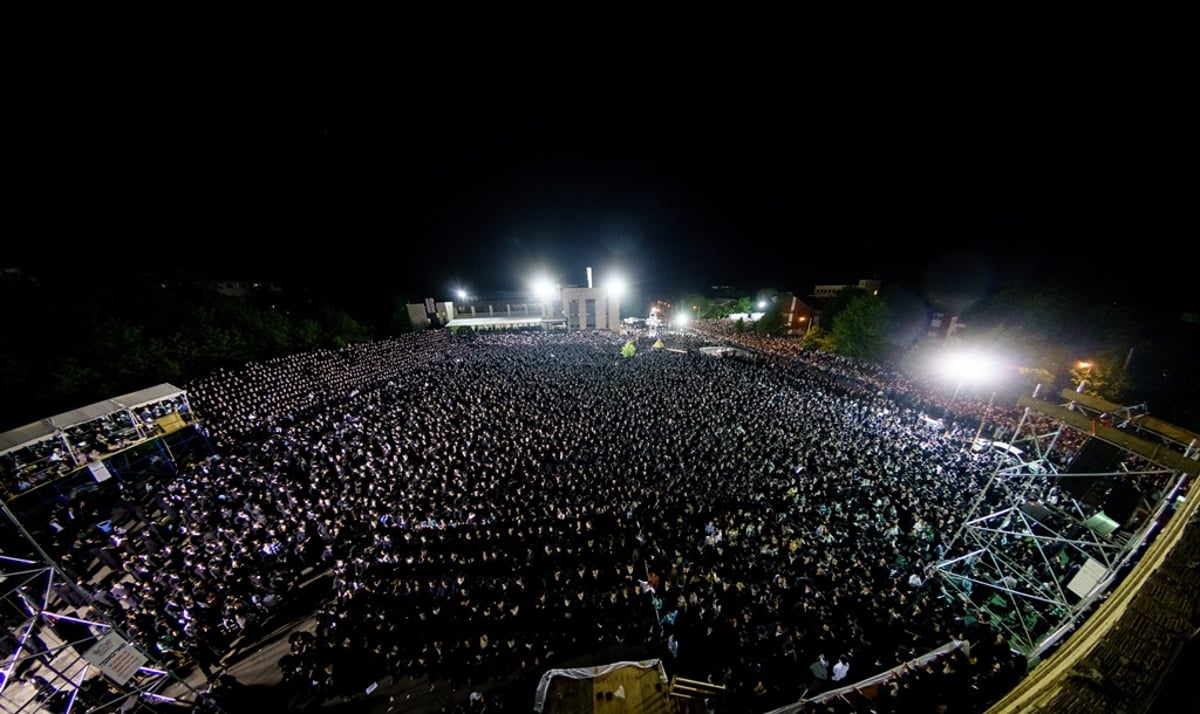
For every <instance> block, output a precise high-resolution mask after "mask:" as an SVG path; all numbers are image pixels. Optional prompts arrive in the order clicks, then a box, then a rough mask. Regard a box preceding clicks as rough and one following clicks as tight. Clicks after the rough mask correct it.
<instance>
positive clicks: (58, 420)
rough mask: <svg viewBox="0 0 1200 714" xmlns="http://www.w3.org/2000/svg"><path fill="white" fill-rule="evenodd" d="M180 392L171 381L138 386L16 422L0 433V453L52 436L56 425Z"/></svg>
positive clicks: (82, 420) (81, 421)
mask: <svg viewBox="0 0 1200 714" xmlns="http://www.w3.org/2000/svg"><path fill="white" fill-rule="evenodd" d="M183 393H184V392H183V390H182V389H180V388H178V387H176V386H174V385H171V384H165V383H164V384H159V385H157V386H154V387H149V388H147V389H139V390H138V391H136V392H130V393H129V394H123V395H121V396H119V397H113V398H112V399H105V400H104V401H101V402H95V403H94V404H89V405H87V406H86V407H80V408H79V409H72V410H71V411H69V412H63V413H62V414H59V415H57V416H52V417H49V418H48V419H41V420H39V421H35V422H33V423H32V424H26V425H25V426H19V427H17V428H16V429H11V430H9V431H6V432H4V433H2V434H0V454H7V453H8V452H10V451H16V450H17V449H19V448H21V447H23V446H27V445H29V444H33V443H36V442H39V441H42V440H44V439H48V438H50V437H52V436H54V433H55V432H56V431H58V430H59V429H69V428H70V427H73V426H76V425H78V424H86V423H87V422H89V421H93V420H95V419H100V418H102V417H106V416H108V415H109V414H116V413H117V412H123V411H126V410H127V409H135V408H137V407H140V406H142V405H145V404H154V403H156V402H161V401H162V400H164V399H171V398H173V397H176V396H178V395H181V394H183Z"/></svg>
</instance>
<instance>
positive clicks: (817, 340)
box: [800, 327, 833, 352]
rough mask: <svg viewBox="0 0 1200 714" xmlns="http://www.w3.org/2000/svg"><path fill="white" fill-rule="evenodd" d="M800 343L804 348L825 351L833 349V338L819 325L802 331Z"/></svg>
mask: <svg viewBox="0 0 1200 714" xmlns="http://www.w3.org/2000/svg"><path fill="white" fill-rule="evenodd" d="M800 344H801V345H803V346H804V349H806V350H824V351H826V352H832V351H833V339H832V338H831V337H830V336H829V333H828V332H826V331H825V330H823V329H822V328H820V327H813V328H811V329H809V330H808V331H807V332H805V333H804V337H802V338H801V340H800Z"/></svg>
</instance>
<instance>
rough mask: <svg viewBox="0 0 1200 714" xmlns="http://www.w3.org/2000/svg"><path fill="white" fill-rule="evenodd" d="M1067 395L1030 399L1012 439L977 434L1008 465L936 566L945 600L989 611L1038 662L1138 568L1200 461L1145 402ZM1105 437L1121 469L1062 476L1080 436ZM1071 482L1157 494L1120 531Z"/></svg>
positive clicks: (1193, 440)
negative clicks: (1135, 486) (1123, 483)
mask: <svg viewBox="0 0 1200 714" xmlns="http://www.w3.org/2000/svg"><path fill="white" fill-rule="evenodd" d="M1062 397H1063V399H1064V400H1066V401H1065V404H1062V405H1055V404H1052V403H1050V402H1048V401H1045V400H1041V399H1038V398H1037V393H1036V392H1035V394H1034V397H1033V398H1022V399H1021V400H1020V401H1019V405H1021V406H1023V407H1024V411H1023V413H1022V416H1021V419H1020V422H1019V424H1018V426H1017V428H1016V430H1015V431H1014V432H1013V433H1012V435H1011V440H1010V441H1008V442H1005V443H994V442H991V441H988V440H985V439H980V438H979V437H978V435H977V437H976V441H975V443H974V444H973V448H975V449H977V450H980V449H985V448H991V449H995V450H997V451H999V452H1001V453H1003V454H1005V455H1006V457H1007V458H1006V461H1005V463H1003V464H1002V465H1001V466H1000V467H998V468H997V469H996V471H995V472H994V473H993V474H992V475H991V477H990V478H989V479H988V482H987V484H986V485H985V486H984V488H983V489H982V490H981V491H980V492H979V493H978V494H977V496H976V498H975V499H974V502H973V504H972V506H971V509H970V511H969V512H968V514H967V516H966V518H965V519H964V521H963V523H962V524H961V525H960V527H959V529H958V531H957V533H955V535H954V537H953V538H952V540H951V541H950V542H949V543H948V545H947V549H946V558H945V559H944V560H942V561H941V562H939V563H937V564H936V565H935V566H934V571H935V572H936V574H938V575H939V576H940V577H941V578H942V581H943V583H944V584H945V592H946V593H947V595H948V596H950V597H954V598H957V599H958V600H960V601H961V603H962V604H963V605H964V606H965V608H966V610H967V612H968V614H970V615H971V616H974V617H977V618H983V617H985V614H984V613H986V617H987V618H988V619H989V621H990V622H991V624H992V625H993V626H994V627H996V628H998V629H999V630H1000V631H1002V632H1003V633H1004V635H1005V637H1006V638H1007V639H1008V642H1009V644H1010V646H1012V647H1013V648H1014V649H1017V650H1019V651H1020V652H1021V653H1023V654H1024V655H1025V656H1026V657H1027V658H1028V659H1029V660H1030V662H1033V661H1036V660H1037V659H1039V658H1040V657H1042V656H1043V655H1044V654H1046V653H1047V652H1048V651H1049V650H1050V649H1051V648H1053V647H1054V646H1055V645H1057V644H1058V643H1059V642H1060V641H1061V640H1062V639H1063V638H1064V637H1066V636H1067V635H1068V634H1069V633H1070V632H1072V631H1073V630H1074V629H1075V628H1076V627H1077V626H1078V625H1079V623H1080V622H1082V620H1083V618H1084V617H1086V615H1087V614H1088V613H1089V612H1090V610H1091V608H1092V607H1093V605H1095V604H1096V603H1097V602H1098V601H1100V600H1102V599H1103V598H1105V597H1107V594H1108V593H1109V592H1110V591H1111V589H1112V586H1114V585H1115V584H1116V581H1117V580H1119V578H1121V577H1122V576H1123V575H1124V574H1125V573H1126V572H1128V569H1129V568H1130V567H1133V566H1134V565H1136V560H1137V558H1138V556H1139V553H1140V552H1141V550H1142V547H1143V546H1144V545H1145V544H1146V543H1147V541H1148V539H1150V538H1152V536H1153V534H1154V533H1155V532H1156V530H1157V529H1158V527H1159V525H1160V522H1161V520H1162V519H1163V517H1164V516H1165V515H1168V514H1169V513H1170V512H1172V511H1173V509H1174V506H1175V504H1176V499H1177V497H1178V496H1179V493H1180V489H1181V488H1182V487H1183V486H1184V484H1185V483H1186V482H1187V480H1188V479H1189V478H1191V477H1194V476H1195V475H1196V474H1197V471H1198V468H1197V467H1198V466H1200V462H1197V461H1196V460H1195V459H1196V455H1197V437H1196V435H1194V434H1191V433H1190V432H1187V431H1185V430H1182V429H1179V428H1178V427H1172V426H1171V425H1167V424H1165V423H1163V422H1161V421H1157V420H1153V419H1151V418H1150V417H1149V416H1148V415H1146V414H1144V413H1143V410H1144V408H1145V405H1138V406H1136V407H1120V406H1118V405H1114V404H1110V403H1108V402H1104V401H1103V400H1100V399H1097V398H1095V397H1091V396H1089V395H1084V394H1081V393H1075V392H1071V391H1070V390H1065V391H1064V392H1063V393H1062ZM980 432H982V425H981V427H980ZM1147 437H1149V438H1147ZM1097 438H1098V439H1101V440H1103V441H1106V442H1108V443H1109V444H1111V445H1113V446H1116V447H1118V449H1120V450H1123V453H1119V458H1117V459H1116V461H1115V463H1116V466H1115V468H1114V470H1112V471H1105V472H1098V473H1079V472H1071V471H1067V470H1064V468H1063V466H1064V462H1065V461H1067V460H1068V458H1069V457H1068V454H1069V451H1070V450H1071V449H1073V448H1075V445H1077V444H1078V442H1079V441H1080V440H1081V439H1082V440H1086V439H1097ZM1067 479H1093V480H1096V479H1108V480H1109V482H1112V480H1113V479H1134V480H1136V481H1138V482H1139V483H1143V484H1151V487H1150V488H1149V489H1147V492H1146V493H1145V495H1143V494H1141V493H1139V496H1138V503H1137V504H1136V506H1135V511H1134V516H1133V517H1131V518H1130V519H1128V522H1127V523H1126V524H1117V523H1116V522H1115V521H1113V520H1112V519H1111V518H1110V517H1108V516H1107V515H1106V514H1105V513H1104V512H1103V508H1102V507H1101V506H1100V505H1098V504H1097V503H1095V502H1094V499H1083V498H1080V497H1078V496H1077V495H1075V494H1077V493H1079V492H1080V489H1077V488H1067V486H1068V484H1067V482H1066V481H1067Z"/></svg>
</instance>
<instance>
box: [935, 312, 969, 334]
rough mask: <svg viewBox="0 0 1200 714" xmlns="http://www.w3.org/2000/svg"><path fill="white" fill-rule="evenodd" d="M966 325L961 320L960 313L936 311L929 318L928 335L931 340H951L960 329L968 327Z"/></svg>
mask: <svg viewBox="0 0 1200 714" xmlns="http://www.w3.org/2000/svg"><path fill="white" fill-rule="evenodd" d="M966 327H967V326H966V325H965V324H963V323H961V322H959V320H958V315H951V314H949V313H945V312H935V313H933V314H932V315H931V316H930V318H929V330H928V332H927V333H926V337H927V338H928V339H931V340H942V341H945V340H949V339H950V338H952V337H954V335H955V333H957V332H958V331H959V330H963V329H966Z"/></svg>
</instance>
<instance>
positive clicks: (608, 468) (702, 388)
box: [61, 330, 1069, 711]
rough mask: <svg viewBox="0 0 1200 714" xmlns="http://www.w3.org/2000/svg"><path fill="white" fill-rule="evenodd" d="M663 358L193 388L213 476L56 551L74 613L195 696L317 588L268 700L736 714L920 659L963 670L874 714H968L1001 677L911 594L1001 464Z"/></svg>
mask: <svg viewBox="0 0 1200 714" xmlns="http://www.w3.org/2000/svg"><path fill="white" fill-rule="evenodd" d="M629 339H634V340H635V342H636V347H637V351H636V354H635V355H634V356H633V357H622V356H621V347H622V346H623V345H624V344H625V342H626V341H627V340H629ZM666 341H667V342H669V343H670V346H671V347H672V348H674V350H665V349H655V348H653V347H652V344H653V342H654V340H653V339H650V338H648V337H646V336H644V335H643V336H640V337H634V338H630V337H627V336H622V335H615V334H610V333H570V334H549V333H495V334H487V335H483V334H480V335H469V336H453V335H451V334H450V333H449V332H448V331H445V330H436V331H427V332H422V333H415V334H412V335H408V336H405V337H401V338H395V339H390V340H385V341H379V342H373V343H369V344H362V345H354V346H352V347H349V348H346V349H344V350H337V351H325V352H314V353H306V354H302V355H295V356H291V357H286V358H281V359H278V360H273V361H270V362H264V363H256V364H251V365H247V366H246V367H245V368H243V369H240V370H226V371H221V372H218V373H216V374H213V375H211V376H209V377H207V378H205V379H202V380H200V381H198V382H196V383H195V384H191V385H188V388H187V392H188V400H189V402H190V405H191V407H192V409H193V410H194V411H195V414H196V416H197V418H198V419H199V420H200V424H201V425H202V428H203V429H204V430H205V432H206V433H207V435H208V437H209V439H210V440H211V442H212V443H213V445H214V446H215V453H214V454H213V455H212V456H210V457H209V458H205V459H202V460H197V461H194V462H192V463H189V464H185V465H182V468H181V469H180V470H179V472H178V473H177V474H176V475H175V476H174V477H173V478H172V479H171V480H170V481H169V482H168V483H166V484H165V485H164V486H163V487H162V488H161V489H159V490H156V491H154V492H153V493H151V494H148V495H147V496H146V497H144V498H137V499H135V498H133V497H128V498H127V499H126V500H125V501H123V502H124V503H125V505H126V507H127V509H128V510H129V512H131V513H135V514H137V515H138V520H139V521H140V522H141V523H142V524H143V527H141V528H140V529H139V530H138V531H137V532H136V533H133V532H108V533H105V532H97V531H96V530H95V529H90V528H86V527H83V528H79V529H76V530H74V531H73V532H72V533H70V534H69V535H70V536H71V537H70V539H69V542H64V543H63V544H61V545H62V551H63V552H64V554H65V556H66V557H65V562H66V563H67V565H68V567H70V568H74V569H76V570H82V569H84V568H85V567H86V566H85V564H86V563H87V562H89V561H90V560H92V559H93V558H94V559H96V560H98V561H99V562H101V563H102V564H104V565H105V566H107V567H108V568H110V569H111V570H112V571H114V572H116V573H118V574H119V575H120V576H121V577H119V578H117V579H115V580H114V582H113V583H111V584H109V585H106V586H105V587H102V588H101V587H97V588H94V589H93V590H92V591H91V592H90V604H91V605H92V606H94V607H97V608H101V609H103V610H105V612H106V613H107V614H108V615H109V616H110V617H112V618H114V619H115V620H116V621H117V622H119V623H120V624H121V626H122V628H123V629H124V630H126V631H127V632H129V633H130V634H132V635H133V636H135V637H137V638H138V639H139V640H140V641H143V642H153V643H157V646H158V647H159V649H160V650H161V651H163V652H172V653H177V654H178V655H180V657H181V661H186V662H192V663H195V664H196V665H197V666H199V667H201V668H203V669H204V671H205V673H206V674H211V675H214V676H215V675H216V674H217V672H218V671H219V669H220V667H219V662H220V659H221V656H222V655H223V654H225V653H226V652H228V651H229V648H230V647H231V645H232V643H233V642H234V640H236V639H237V638H238V637H240V636H243V635H244V634H246V633H247V632H248V631H250V630H252V629H253V628H254V627H255V624H256V623H258V622H261V621H262V620H263V619H265V618H267V617H269V616H270V615H271V613H272V612H273V611H274V610H276V609H278V608H279V607H281V606H282V605H283V604H284V603H286V602H288V601H289V599H290V598H293V597H294V595H295V593H296V590H297V588H298V585H299V583H300V582H301V580H302V579H303V578H304V577H305V575H306V574H311V573H314V572H317V573H319V572H328V573H329V574H330V575H331V580H330V582H331V591H330V594H329V597H328V598H327V599H326V600H324V601H323V602H322V603H321V604H320V606H319V608H318V609H317V611H316V613H315V615H316V626H315V628H313V629H312V630H311V631H305V632H297V633H295V634H294V635H293V636H292V638H291V640H290V644H291V652H290V654H288V655H287V656H285V657H284V658H283V659H282V660H281V661H280V662H279V666H280V667H281V669H282V672H283V676H284V680H285V682H287V683H288V684H289V686H291V687H292V691H293V692H294V694H295V696H296V697H297V699H301V698H307V699H319V700H327V699H332V698H335V697H339V696H348V695H350V694H352V693H354V692H361V691H363V689H364V688H365V687H366V686H368V685H370V684H371V683H372V682H375V681H378V680H380V679H381V678H383V677H386V676H388V675H391V676H393V677H402V676H408V677H417V678H425V679H426V680H427V681H429V682H430V683H431V685H432V686H439V683H444V684H443V686H448V687H452V688H462V687H467V686H470V687H473V688H479V687H483V686H488V683H492V684H494V685H495V686H497V687H498V686H499V683H508V685H509V686H510V687H511V688H510V689H508V690H506V691H511V692H516V693H517V694H516V695H515V696H516V697H524V696H529V697H530V698H531V697H532V692H533V689H534V684H535V683H536V680H537V678H538V677H540V675H541V674H542V673H543V672H544V671H545V670H546V669H548V668H550V667H554V666H560V665H561V663H563V662H567V661H571V660H573V659H575V658H577V657H583V656H587V655H589V654H590V653H595V652H598V651H601V650H604V651H610V652H615V653H622V657H621V658H622V659H624V658H628V657H633V658H642V657H661V658H662V659H663V661H664V662H665V663H666V666H667V668H668V669H669V670H674V671H678V672H680V673H682V674H683V675H684V676H688V677H692V678H696V679H708V680H711V681H713V682H715V683H720V684H722V685H724V686H726V687H727V691H728V692H729V697H731V698H732V700H734V701H737V702H740V705H739V706H740V707H743V710H745V711H767V710H769V709H771V708H773V707H777V706H780V705H782V704H785V703H788V702H792V701H796V700H797V699H799V698H800V697H802V696H804V697H812V696H814V695H817V694H819V693H820V692H821V691H822V690H824V689H829V688H835V687H837V686H841V685H842V684H847V683H849V682H852V681H854V680H856V679H861V678H864V677H868V676H871V675H873V674H878V673H879V672H882V671H884V670H888V669H891V668H893V667H895V666H896V665H897V664H898V663H902V662H906V661H910V660H912V659H914V658H915V657H918V656H919V655H921V654H922V653H924V652H927V651H930V650H933V649H935V648H937V647H939V646H941V645H944V644H945V643H946V642H948V641H960V642H964V643H968V644H967V646H966V647H964V648H962V650H961V651H957V650H956V652H958V653H957V654H954V655H952V656H948V657H946V658H945V661H944V662H942V663H941V666H939V667H938V668H937V669H936V670H934V669H921V670H920V671H917V672H914V673H913V674H912V676H911V677H910V678H901V679H897V680H896V683H895V685H894V687H893V689H894V690H895V691H894V692H893V691H890V690H889V692H888V694H887V702H888V705H889V706H891V707H892V709H891V710H894V711H905V710H915V708H919V707H925V708H926V709H925V710H933V709H931V707H936V706H944V707H948V709H945V710H947V711H973V710H976V707H978V706H980V705H981V703H982V702H983V701H984V700H986V699H988V698H989V697H990V698H994V697H996V696H998V695H999V694H1000V693H1002V691H1003V690H1004V689H1005V688H1007V687H1009V686H1011V685H1012V684H1013V683H1014V682H1015V681H1017V679H1019V677H1020V676H1021V675H1022V674H1023V671H1024V667H1023V663H1022V661H1021V658H1020V657H1019V656H1016V655H1015V654H1014V653H1013V652H1012V651H1011V650H1010V648H1009V647H1007V646H1006V645H1005V642H1004V639H1003V635H1002V634H1001V633H1000V632H999V631H998V630H996V629H995V628H992V627H990V626H989V625H988V624H987V623H986V622H983V623H980V622H974V621H972V619H971V618H969V617H964V614H965V613H964V611H963V609H962V608H961V603H960V602H959V601H958V599H957V598H956V597H953V596H949V595H948V594H947V593H946V592H944V590H943V586H942V583H941V581H940V580H939V579H938V578H936V577H933V573H932V572H931V565H932V564H934V563H936V562H938V561H939V560H941V559H942V558H943V556H945V555H946V546H947V543H948V541H949V540H950V538H951V537H952V536H953V535H954V533H955V531H956V529H957V528H958V527H959V526H960V525H961V522H962V518H963V516H964V514H965V513H967V511H968V507H969V505H970V503H969V502H970V499H972V498H973V497H974V496H975V495H976V494H977V493H979V492H980V490H981V488H982V487H983V485H984V483H985V481H986V480H987V478H988V477H989V475H991V474H992V473H993V472H994V471H995V470H996V468H997V465H998V463H999V462H998V459H1000V458H1002V457H1001V456H1000V455H999V454H997V453H996V452H993V451H988V450H984V451H975V450H972V449H970V448H967V446H968V445H969V444H970V442H971V437H973V436H974V431H975V428H976V426H977V422H974V421H972V420H970V419H969V418H964V419H961V420H958V421H956V420H955V419H953V418H952V416H953V415H950V416H951V418H950V419H948V420H947V421H946V422H940V421H939V422H938V423H939V427H937V428H932V427H931V426H930V424H931V422H932V421H933V420H932V419H931V418H930V415H931V414H932V413H935V412H936V414H937V416H938V418H939V419H941V418H942V417H946V416H948V415H947V413H946V410H945V403H944V401H943V402H939V401H938V399H937V398H936V397H934V396H932V395H931V394H930V392H929V391H928V390H927V389H923V388H922V387H921V386H920V385H919V384H916V383H914V382H912V381H910V380H909V379H907V378H906V377H905V376H904V375H901V374H899V373H898V372H892V371H889V370H887V369H885V368H882V367H878V366H874V365H867V364H863V363H859V362H856V361H853V360H849V359H846V358H842V357H837V356H834V355H830V354H826V353H820V352H814V351H803V350H799V349H797V348H796V347H795V345H796V344H797V343H796V342H795V341H782V342H780V343H779V344H774V343H771V342H763V343H762V344H754V345H748V346H751V347H754V348H755V349H756V350H758V351H759V352H758V354H759V355H760V358H758V359H754V360H741V359H732V358H714V357H709V356H705V355H703V354H701V353H700V352H699V351H698V350H697V349H696V348H698V347H699V346H701V345H703V344H707V343H709V342H708V341H707V340H706V338H704V337H701V336H698V335H696V334H694V333H692V334H671V335H669V336H668V337H667V340H666ZM964 402H966V400H964ZM964 406H965V404H964ZM972 408H973V409H974V408H977V406H975V407H972ZM991 418H992V420H993V421H992V423H993V427H992V428H996V426H999V428H1004V427H1003V425H1005V424H1010V423H1015V422H1010V421H1006V419H1011V418H1015V417H1005V416H1003V415H1000V414H992V415H991ZM1064 448H1067V447H1064ZM1068 456H1069V454H1068V453H1067V452H1065V451H1064V454H1063V458H1067V457H1068ZM972 645H973V646H972ZM822 663H823V664H822ZM818 664H821V665H822V666H821V667H816V666H815V665H818ZM820 669H824V670H825V672H826V674H825V676H824V677H819V676H816V674H815V673H816V672H817V671H818V670H820ZM939 673H940V674H939ZM939 682H941V683H947V684H946V686H944V687H943V686H941V684H939ZM963 692H973V693H974V694H973V695H972V698H971V699H970V700H969V701H964V700H963V699H962V698H961V696H962V693H963ZM510 701H511V699H510ZM903 702H907V703H908V705H909V706H911V707H914V709H904V708H903V707H902V705H901V703H903ZM514 704H515V705H516V706H517V707H519V706H520V704H521V702H520V701H516V702H514ZM831 706H836V705H834V704H831Z"/></svg>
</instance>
